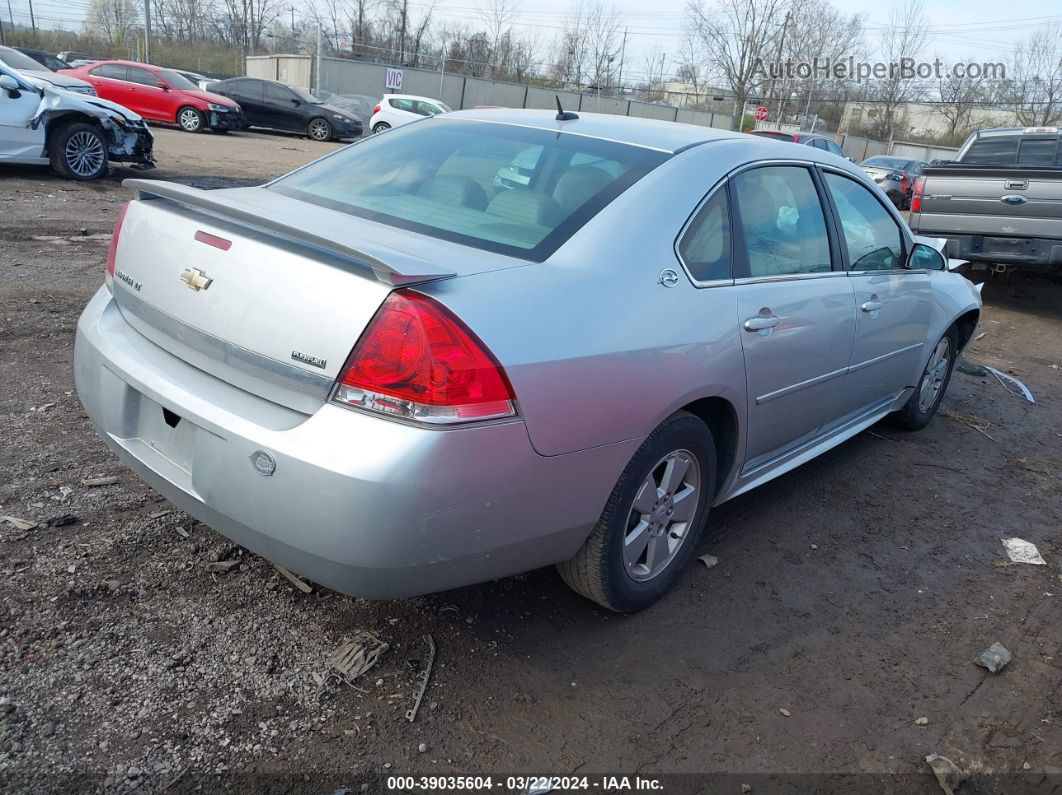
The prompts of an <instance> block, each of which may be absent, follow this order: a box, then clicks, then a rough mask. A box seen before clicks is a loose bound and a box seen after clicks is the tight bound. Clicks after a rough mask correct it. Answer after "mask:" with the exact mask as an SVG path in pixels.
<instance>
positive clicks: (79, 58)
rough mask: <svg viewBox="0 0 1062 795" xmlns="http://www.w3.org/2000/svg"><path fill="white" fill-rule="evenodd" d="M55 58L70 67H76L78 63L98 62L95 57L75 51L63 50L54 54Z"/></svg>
mask: <svg viewBox="0 0 1062 795" xmlns="http://www.w3.org/2000/svg"><path fill="white" fill-rule="evenodd" d="M55 57H56V58H58V59H59V60H60V61H66V62H67V63H68V64H70V65H71V66H76V65H78V62H81V63H95V62H96V61H98V60H100V59H99V58H97V57H96V56H95V55H89V54H87V53H83V52H77V51H76V50H64V51H63V52H60V53H56V56H55Z"/></svg>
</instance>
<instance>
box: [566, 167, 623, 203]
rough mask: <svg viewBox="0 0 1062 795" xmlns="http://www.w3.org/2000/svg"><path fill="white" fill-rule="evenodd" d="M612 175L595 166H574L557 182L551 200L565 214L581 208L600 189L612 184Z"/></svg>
mask: <svg viewBox="0 0 1062 795" xmlns="http://www.w3.org/2000/svg"><path fill="white" fill-rule="evenodd" d="M612 179H613V177H612V175H611V174H609V173H608V172H607V171H605V170H603V169H600V168H596V167H595V166H576V167H575V168H573V169H570V170H568V171H567V172H565V173H564V174H563V175H562V176H561V178H560V179H558V180H557V186H556V187H555V188H554V189H553V198H554V199H555V200H556V202H557V204H559V205H560V206H561V209H563V210H564V211H565V212H567V213H572V212H575V211H576V210H578V209H579V208H580V207H582V206H583V205H584V204H586V202H587V201H588V200H589V199H590V198H591V197H592V196H595V195H597V193H598V192H599V191H601V189H602V188H604V187H605V186H606V185H608V184H609V183H610V182H612Z"/></svg>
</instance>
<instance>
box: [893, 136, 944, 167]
mask: <svg viewBox="0 0 1062 795" xmlns="http://www.w3.org/2000/svg"><path fill="white" fill-rule="evenodd" d="M958 151H959V150H958V149H952V148H950V147H947V146H923V145H922V144H908V143H902V142H900V141H895V142H894V143H893V145H892V152H890V153H889V154H892V155H895V156H896V157H909V158H911V159H912V160H924V161H926V162H927V163H928V162H929V161H930V160H951V159H952V158H953V157H955V153H956V152H958Z"/></svg>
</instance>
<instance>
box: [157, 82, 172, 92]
mask: <svg viewBox="0 0 1062 795" xmlns="http://www.w3.org/2000/svg"><path fill="white" fill-rule="evenodd" d="M155 88H161V89H162V90H163V91H172V90H173V89H172V88H170V87H169V86H168V85H166V84H165V83H163V82H162V81H161V80H159V81H158V82H157V83H155Z"/></svg>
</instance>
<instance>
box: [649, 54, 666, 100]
mask: <svg viewBox="0 0 1062 795" xmlns="http://www.w3.org/2000/svg"><path fill="white" fill-rule="evenodd" d="M666 69H667V53H665V52H664V51H663V49H662V48H661V47H660V45H659V44H654V45H653V46H652V47H650V48H649V53H648V55H646V56H645V74H644V78H645V94H646V100H647V101H649V102H657V101H659V100H660V98H661V94H660V91H661V89H662V87H663V82H664V73H665V71H666Z"/></svg>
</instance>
